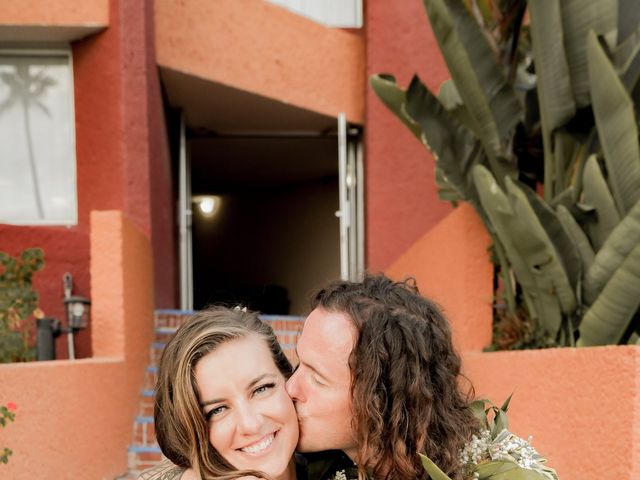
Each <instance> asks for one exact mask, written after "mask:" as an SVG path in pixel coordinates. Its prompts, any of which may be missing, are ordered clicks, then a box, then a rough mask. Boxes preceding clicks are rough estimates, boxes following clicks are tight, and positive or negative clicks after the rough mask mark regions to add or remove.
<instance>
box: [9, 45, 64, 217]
mask: <svg viewBox="0 0 640 480" xmlns="http://www.w3.org/2000/svg"><path fill="white" fill-rule="evenodd" d="M71 65H72V62H71V52H70V50H69V49H63V50H39V51H35V50H0V222H2V223H13V224H18V225H32V224H36V225H60V224H62V225H71V224H75V223H77V199H76V156H75V120H74V106H73V75H72V70H71V69H72V67H71Z"/></svg>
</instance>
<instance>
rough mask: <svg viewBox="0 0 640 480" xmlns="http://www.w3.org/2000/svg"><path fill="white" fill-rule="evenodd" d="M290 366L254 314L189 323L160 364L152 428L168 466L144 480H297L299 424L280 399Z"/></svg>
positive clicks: (202, 315) (208, 316)
mask: <svg viewBox="0 0 640 480" xmlns="http://www.w3.org/2000/svg"><path fill="white" fill-rule="evenodd" d="M290 375H291V364H290V363H289V361H288V360H287V358H286V357H285V355H284V353H283V352H282V349H281V348H280V345H279V343H278V341H277V339H276V337H275V335H274V333H273V330H272V329H271V327H270V326H269V325H268V324H266V323H264V322H262V321H261V320H260V319H259V318H258V316H257V314H256V313H254V312H246V311H244V310H240V309H239V308H236V309H233V310H232V309H228V308H222V307H215V308H211V309H209V310H204V311H201V312H198V313H196V314H195V315H193V316H192V317H191V318H190V319H189V320H188V321H187V322H186V323H185V324H184V325H183V326H181V327H180V328H179V329H178V331H177V332H176V334H175V335H174V337H173V338H172V339H171V340H170V341H169V343H168V344H167V346H166V347H165V350H164V352H163V354H162V358H161V360H160V365H159V370H158V382H157V385H156V399H155V408H154V422H155V430H156V437H157V439H158V444H159V445H160V449H161V450H162V453H163V454H164V455H165V456H166V457H167V458H168V459H169V460H170V461H171V462H172V464H168V463H164V464H161V465H159V466H158V467H156V468H154V469H151V470H149V471H146V472H143V473H142V475H141V476H140V479H144V480H152V479H154V480H160V479H162V480H171V479H181V480H191V479H202V480H208V479H220V480H229V479H233V478H238V477H242V476H256V477H261V478H269V479H272V480H296V465H295V462H294V459H293V451H294V449H295V447H296V444H297V442H298V420H297V417H296V412H295V409H294V406H293V402H292V401H291V399H290V398H289V396H288V395H287V392H286V391H285V381H286V379H287V378H288V377H289V376H290Z"/></svg>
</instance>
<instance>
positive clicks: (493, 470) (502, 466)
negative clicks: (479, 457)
mask: <svg viewBox="0 0 640 480" xmlns="http://www.w3.org/2000/svg"><path fill="white" fill-rule="evenodd" d="M517 468H518V465H516V464H515V463H513V462H503V461H492V462H486V463H482V464H480V465H478V466H477V467H476V468H475V472H474V473H477V474H478V478H479V480H485V479H493V478H495V476H496V475H503V474H506V473H509V472H512V471H513V470H515V469H517Z"/></svg>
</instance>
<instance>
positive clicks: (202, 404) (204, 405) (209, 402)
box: [200, 398, 224, 408]
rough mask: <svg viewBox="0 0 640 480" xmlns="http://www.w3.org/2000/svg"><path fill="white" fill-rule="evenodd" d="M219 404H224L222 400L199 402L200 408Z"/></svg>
mask: <svg viewBox="0 0 640 480" xmlns="http://www.w3.org/2000/svg"><path fill="white" fill-rule="evenodd" d="M221 402H224V398H214V399H213V400H207V401H206V402H200V406H201V407H202V408H204V407H206V406H207V405H213V404H214V403H221Z"/></svg>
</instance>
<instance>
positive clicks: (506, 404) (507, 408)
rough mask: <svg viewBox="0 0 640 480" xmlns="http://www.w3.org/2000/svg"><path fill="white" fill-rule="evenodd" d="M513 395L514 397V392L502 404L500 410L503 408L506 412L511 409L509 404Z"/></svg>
mask: <svg viewBox="0 0 640 480" xmlns="http://www.w3.org/2000/svg"><path fill="white" fill-rule="evenodd" d="M511 397H513V393H512V394H511V395H509V396H508V397H507V399H506V400H505V401H504V402H503V403H502V406H501V407H500V410H502V411H503V412H504V413H507V411H508V410H509V404H510V403H511Z"/></svg>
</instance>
